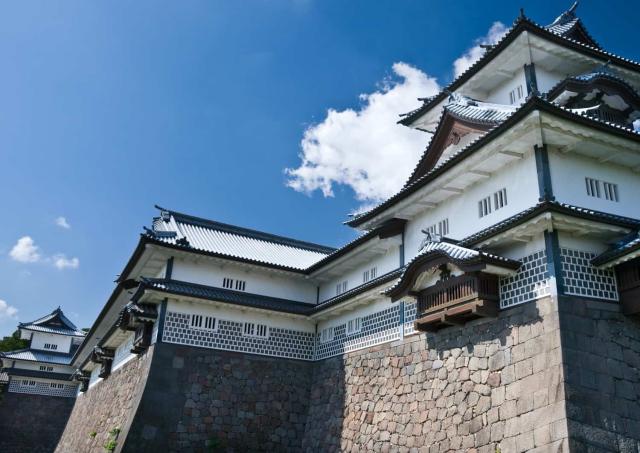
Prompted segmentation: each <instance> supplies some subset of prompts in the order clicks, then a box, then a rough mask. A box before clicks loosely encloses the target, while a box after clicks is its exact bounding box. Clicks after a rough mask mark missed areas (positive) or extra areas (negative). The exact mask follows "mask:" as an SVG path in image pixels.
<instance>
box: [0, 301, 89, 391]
mask: <svg viewBox="0 0 640 453" xmlns="http://www.w3.org/2000/svg"><path fill="white" fill-rule="evenodd" d="M18 329H19V331H20V338H21V339H22V340H29V347H28V348H26V349H20V350H17V351H10V352H0V361H1V362H2V366H0V368H2V369H3V371H4V373H6V375H7V380H8V391H9V392H12V393H28V394H33V395H47V396H58V397H67V398H69V397H75V396H76V393H77V390H78V383H77V382H73V381H72V380H71V376H72V374H73V372H74V368H73V367H72V366H71V358H72V357H73V354H74V353H75V352H76V351H77V349H78V346H80V343H82V341H83V340H84V335H85V333H84V332H83V331H81V330H79V329H78V328H77V327H76V326H75V325H74V324H73V323H72V322H71V321H70V320H69V318H67V317H66V316H65V315H64V313H63V312H62V310H61V309H60V307H58V308H56V309H55V310H54V311H52V312H51V313H50V314H48V315H46V316H43V317H42V318H40V319H36V320H35V321H32V322H27V323H20V324H19V325H18Z"/></svg>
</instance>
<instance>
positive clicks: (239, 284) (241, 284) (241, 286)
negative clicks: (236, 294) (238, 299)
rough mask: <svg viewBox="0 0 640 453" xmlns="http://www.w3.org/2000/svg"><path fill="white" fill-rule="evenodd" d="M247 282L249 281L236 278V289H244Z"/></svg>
mask: <svg viewBox="0 0 640 453" xmlns="http://www.w3.org/2000/svg"><path fill="white" fill-rule="evenodd" d="M246 284H247V282H245V281H244V280H236V290H238V291H244V289H245V287H246Z"/></svg>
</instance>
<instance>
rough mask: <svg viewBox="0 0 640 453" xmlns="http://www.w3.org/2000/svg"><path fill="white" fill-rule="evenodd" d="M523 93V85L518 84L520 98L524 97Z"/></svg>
mask: <svg viewBox="0 0 640 453" xmlns="http://www.w3.org/2000/svg"><path fill="white" fill-rule="evenodd" d="M522 94H523V90H522V85H518V99H522Z"/></svg>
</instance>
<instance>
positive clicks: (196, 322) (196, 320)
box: [191, 315, 202, 329]
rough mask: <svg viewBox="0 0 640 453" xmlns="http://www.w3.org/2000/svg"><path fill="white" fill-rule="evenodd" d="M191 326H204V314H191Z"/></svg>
mask: <svg viewBox="0 0 640 453" xmlns="http://www.w3.org/2000/svg"><path fill="white" fill-rule="evenodd" d="M191 327H195V328H198V329H199V328H200V327H202V315H191Z"/></svg>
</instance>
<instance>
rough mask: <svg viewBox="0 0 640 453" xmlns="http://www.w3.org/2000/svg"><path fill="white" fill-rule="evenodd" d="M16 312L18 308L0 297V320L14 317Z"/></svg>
mask: <svg viewBox="0 0 640 453" xmlns="http://www.w3.org/2000/svg"><path fill="white" fill-rule="evenodd" d="M17 314H18V309H17V308H16V307H13V306H11V305H9V304H8V303H7V302H5V301H4V300H2V299H0V320H2V319H15V318H16V315H17Z"/></svg>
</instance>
